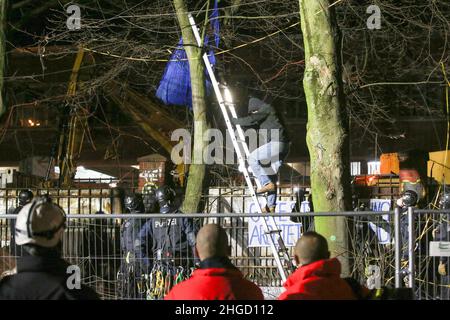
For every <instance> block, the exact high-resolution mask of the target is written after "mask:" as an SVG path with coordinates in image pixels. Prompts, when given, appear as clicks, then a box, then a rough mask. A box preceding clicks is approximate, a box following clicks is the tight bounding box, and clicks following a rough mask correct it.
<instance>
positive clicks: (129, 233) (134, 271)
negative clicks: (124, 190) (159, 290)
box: [117, 193, 145, 299]
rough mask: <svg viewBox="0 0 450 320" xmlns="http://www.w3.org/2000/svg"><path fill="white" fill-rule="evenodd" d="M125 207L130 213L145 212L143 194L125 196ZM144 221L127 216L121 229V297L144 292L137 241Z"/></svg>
mask: <svg viewBox="0 0 450 320" xmlns="http://www.w3.org/2000/svg"><path fill="white" fill-rule="evenodd" d="M124 202H125V208H126V210H127V212H128V213H144V204H143V201H142V195H140V194H138V193H134V194H132V195H128V196H126V197H125V201H124ZM143 223H145V222H143V221H142V220H141V219H135V218H127V219H125V220H124V221H123V224H122V226H121V230H120V234H121V236H120V247H121V253H122V260H121V265H120V270H119V273H118V275H117V277H118V283H119V288H118V295H119V297H121V298H126V299H132V298H140V297H142V296H141V294H142V293H143V288H142V284H141V275H142V271H141V268H140V266H139V262H138V261H137V259H136V252H135V242H136V241H137V239H138V235H139V230H140V229H141V227H142V225H143Z"/></svg>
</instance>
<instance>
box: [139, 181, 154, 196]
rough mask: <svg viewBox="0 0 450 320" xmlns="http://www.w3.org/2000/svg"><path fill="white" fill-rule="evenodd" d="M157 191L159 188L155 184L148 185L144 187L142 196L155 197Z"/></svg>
mask: <svg viewBox="0 0 450 320" xmlns="http://www.w3.org/2000/svg"><path fill="white" fill-rule="evenodd" d="M156 189H157V187H156V185H155V184H154V183H146V184H145V185H144V187H142V195H146V194H150V195H155V193H156Z"/></svg>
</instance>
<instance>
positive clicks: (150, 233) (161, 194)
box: [136, 186, 199, 298]
mask: <svg viewBox="0 0 450 320" xmlns="http://www.w3.org/2000/svg"><path fill="white" fill-rule="evenodd" d="M155 196H156V200H157V201H158V204H159V208H160V209H159V212H160V213H162V214H169V213H181V211H180V210H179V209H178V208H177V207H176V206H175V205H174V200H175V191H174V190H173V189H171V188H170V187H169V186H162V187H160V188H158V189H157V190H156V193H155ZM198 229H199V228H198V226H197V224H196V223H195V222H194V220H193V219H192V218H150V219H149V220H148V221H147V222H146V223H145V225H144V226H143V227H142V229H141V231H140V233H139V242H138V243H137V248H136V251H137V253H138V256H139V258H141V259H142V262H143V265H144V266H145V268H147V270H149V271H150V273H151V274H152V271H153V270H154V268H159V269H160V270H163V272H164V274H165V276H167V279H168V281H171V280H170V279H171V276H170V275H174V274H175V271H174V270H177V269H180V267H181V268H182V269H183V270H187V269H189V268H190V267H192V266H194V251H195V235H196V234H197V231H198ZM171 285H172V284H171V283H167V282H166V283H165V292H166V293H167V292H168V290H170V287H171ZM156 296H157V297H154V298H162V297H163V294H161V295H158V294H156Z"/></svg>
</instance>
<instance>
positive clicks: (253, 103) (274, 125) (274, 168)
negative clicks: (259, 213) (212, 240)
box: [231, 96, 290, 212]
mask: <svg viewBox="0 0 450 320" xmlns="http://www.w3.org/2000/svg"><path fill="white" fill-rule="evenodd" d="M248 114H249V115H248V116H247V117H243V118H236V119H231V122H232V123H233V124H234V125H240V126H242V127H255V128H256V129H257V130H258V132H259V133H262V135H260V137H266V139H265V141H262V142H261V143H260V144H259V145H261V146H260V147H258V148H256V149H255V150H254V151H252V152H251V153H250V156H249V158H248V163H249V165H250V168H251V169H252V171H253V174H254V175H255V177H256V178H257V179H258V180H259V182H260V183H261V188H259V189H258V190H257V191H256V193H258V194H262V193H267V205H266V207H265V208H263V212H275V207H276V197H277V181H278V170H279V169H280V167H281V165H282V163H283V160H284V159H285V158H286V156H287V155H288V153H289V147H290V141H289V138H288V136H287V133H286V129H285V126H284V124H283V122H282V118H281V117H280V116H279V115H278V114H277V112H276V110H275V108H274V107H273V106H272V105H270V104H268V103H266V102H265V101H263V100H260V99H259V98H257V97H255V96H250V99H249V102H248ZM262 131H263V132H262Z"/></svg>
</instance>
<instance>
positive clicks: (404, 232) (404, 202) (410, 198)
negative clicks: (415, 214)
mask: <svg viewBox="0 0 450 320" xmlns="http://www.w3.org/2000/svg"><path fill="white" fill-rule="evenodd" d="M418 202H419V196H418V194H417V192H416V191H414V190H405V191H403V193H402V195H401V197H400V198H398V199H397V202H396V204H397V207H398V208H399V209H400V213H401V214H402V215H401V217H400V233H401V238H402V239H401V242H402V260H408V234H409V233H408V216H407V215H406V213H407V211H408V208H409V207H415V206H417V203H418Z"/></svg>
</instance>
